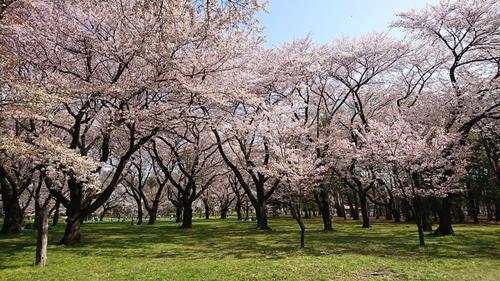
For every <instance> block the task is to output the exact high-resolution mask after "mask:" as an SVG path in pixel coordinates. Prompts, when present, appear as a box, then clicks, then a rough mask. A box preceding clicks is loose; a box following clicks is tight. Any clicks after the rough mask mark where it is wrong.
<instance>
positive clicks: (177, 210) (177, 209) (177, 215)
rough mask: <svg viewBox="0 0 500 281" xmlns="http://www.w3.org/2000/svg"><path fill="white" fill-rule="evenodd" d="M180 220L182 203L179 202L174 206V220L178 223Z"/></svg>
mask: <svg viewBox="0 0 500 281" xmlns="http://www.w3.org/2000/svg"><path fill="white" fill-rule="evenodd" d="M181 221H182V205H180V203H179V204H178V205H177V206H175V222H176V223H179V222H181Z"/></svg>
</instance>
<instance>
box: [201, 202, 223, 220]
mask: <svg viewBox="0 0 500 281" xmlns="http://www.w3.org/2000/svg"><path fill="white" fill-rule="evenodd" d="M203 206H204V207H205V219H206V220H208V219H210V205H209V204H208V200H206V199H203ZM221 216H222V215H221Z"/></svg>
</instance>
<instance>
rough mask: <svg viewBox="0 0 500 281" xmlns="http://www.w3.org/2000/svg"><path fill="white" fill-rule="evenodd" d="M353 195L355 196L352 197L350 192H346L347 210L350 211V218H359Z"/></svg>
mask: <svg viewBox="0 0 500 281" xmlns="http://www.w3.org/2000/svg"><path fill="white" fill-rule="evenodd" d="M355 197H356V196H354V198H353V196H352V195H351V194H350V193H348V194H347V204H348V205H349V212H350V213H351V218H352V219H353V220H359V210H358V203H357V201H356V198H355ZM353 201H354V202H353Z"/></svg>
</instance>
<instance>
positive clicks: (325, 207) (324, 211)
mask: <svg viewBox="0 0 500 281" xmlns="http://www.w3.org/2000/svg"><path fill="white" fill-rule="evenodd" d="M314 197H315V199H316V203H317V205H318V207H319V212H320V213H321V218H322V219H323V230H324V231H331V230H333V227H332V214H331V213H330V200H328V199H329V198H328V192H327V191H326V190H325V188H324V187H323V186H321V187H320V189H319V191H315V192H314Z"/></svg>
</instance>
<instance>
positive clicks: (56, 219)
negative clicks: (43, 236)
mask: <svg viewBox="0 0 500 281" xmlns="http://www.w3.org/2000/svg"><path fill="white" fill-rule="evenodd" d="M55 208H56V209H55V210H54V216H53V217H52V226H56V225H57V224H58V223H59V211H60V209H61V203H59V202H56V206H55Z"/></svg>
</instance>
